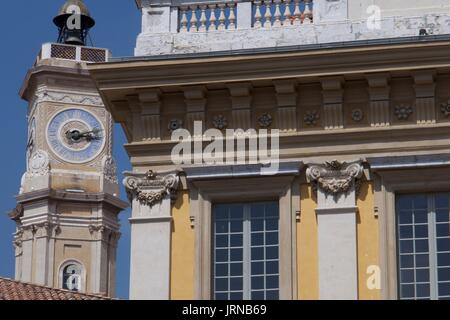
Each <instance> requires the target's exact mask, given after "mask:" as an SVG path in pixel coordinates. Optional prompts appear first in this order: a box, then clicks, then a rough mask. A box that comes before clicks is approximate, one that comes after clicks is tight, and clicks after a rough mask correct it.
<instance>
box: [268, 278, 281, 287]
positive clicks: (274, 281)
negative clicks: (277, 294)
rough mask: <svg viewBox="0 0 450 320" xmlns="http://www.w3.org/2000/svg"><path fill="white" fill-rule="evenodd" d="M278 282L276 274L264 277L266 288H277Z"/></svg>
mask: <svg viewBox="0 0 450 320" xmlns="http://www.w3.org/2000/svg"><path fill="white" fill-rule="evenodd" d="M278 286H279V284H278V276H268V277H266V288H267V289H277V288H278Z"/></svg>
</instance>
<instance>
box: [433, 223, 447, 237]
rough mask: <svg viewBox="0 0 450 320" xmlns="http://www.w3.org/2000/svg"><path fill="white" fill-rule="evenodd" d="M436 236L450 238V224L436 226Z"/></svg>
mask: <svg viewBox="0 0 450 320" xmlns="http://www.w3.org/2000/svg"><path fill="white" fill-rule="evenodd" d="M436 236H437V237H448V236H450V224H447V223H444V224H436Z"/></svg>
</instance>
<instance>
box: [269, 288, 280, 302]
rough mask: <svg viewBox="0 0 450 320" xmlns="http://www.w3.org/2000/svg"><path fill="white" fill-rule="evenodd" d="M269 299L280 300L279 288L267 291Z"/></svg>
mask: <svg viewBox="0 0 450 320" xmlns="http://www.w3.org/2000/svg"><path fill="white" fill-rule="evenodd" d="M266 296H267V298H266V299H267V300H278V299H280V297H279V293H278V290H268V291H267V294H266Z"/></svg>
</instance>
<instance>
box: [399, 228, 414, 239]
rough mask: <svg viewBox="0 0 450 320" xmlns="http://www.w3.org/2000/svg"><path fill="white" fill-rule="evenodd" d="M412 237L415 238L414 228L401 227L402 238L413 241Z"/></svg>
mask: <svg viewBox="0 0 450 320" xmlns="http://www.w3.org/2000/svg"><path fill="white" fill-rule="evenodd" d="M412 237H413V227H411V226H401V227H400V238H402V239H411V238H412Z"/></svg>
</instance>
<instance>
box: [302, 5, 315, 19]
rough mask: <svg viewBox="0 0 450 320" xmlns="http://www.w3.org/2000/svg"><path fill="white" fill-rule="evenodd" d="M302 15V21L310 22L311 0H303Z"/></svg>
mask: <svg viewBox="0 0 450 320" xmlns="http://www.w3.org/2000/svg"><path fill="white" fill-rule="evenodd" d="M303 15H304V16H305V18H304V20H303V23H312V17H313V15H312V10H311V0H305V11H304V12H303Z"/></svg>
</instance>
